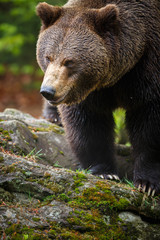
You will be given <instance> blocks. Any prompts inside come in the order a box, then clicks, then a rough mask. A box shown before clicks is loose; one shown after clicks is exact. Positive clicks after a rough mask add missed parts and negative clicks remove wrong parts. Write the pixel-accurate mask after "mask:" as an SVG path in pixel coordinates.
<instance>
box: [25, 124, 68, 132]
mask: <svg viewBox="0 0 160 240" xmlns="http://www.w3.org/2000/svg"><path fill="white" fill-rule="evenodd" d="M29 128H30V129H31V130H32V131H34V132H51V131H52V132H55V133H57V134H61V135H62V134H64V129H63V128H62V127H59V126H57V125H56V124H52V125H50V126H48V125H47V126H46V127H39V128H35V127H31V126H30V127H29Z"/></svg>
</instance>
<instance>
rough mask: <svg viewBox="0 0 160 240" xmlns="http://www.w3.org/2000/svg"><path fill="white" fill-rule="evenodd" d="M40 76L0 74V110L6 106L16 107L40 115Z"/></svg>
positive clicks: (35, 115) (41, 102)
mask: <svg viewBox="0 0 160 240" xmlns="http://www.w3.org/2000/svg"><path fill="white" fill-rule="evenodd" d="M41 82H42V77H35V76H34V75H33V76H30V75H17V76H14V75H12V74H10V73H7V74H6V75H5V76H0V112H2V111H4V109H6V108H16V109H19V110H21V111H23V112H26V113H29V114H31V115H33V116H34V117H40V116H41V112H42V104H43V101H42V97H41V95H40V93H39V88H40V85H41Z"/></svg>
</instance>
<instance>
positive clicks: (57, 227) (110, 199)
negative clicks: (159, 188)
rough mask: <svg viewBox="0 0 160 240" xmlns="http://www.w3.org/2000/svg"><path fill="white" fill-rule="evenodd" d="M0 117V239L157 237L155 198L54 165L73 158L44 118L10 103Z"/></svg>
mask: <svg viewBox="0 0 160 240" xmlns="http://www.w3.org/2000/svg"><path fill="white" fill-rule="evenodd" d="M0 119H1V120H0V239H17V240H18V239H85V240H88V239H91V240H92V239H94V240H95V239H97V240H99V239H100V240H101V239H120V240H121V239H122V240H125V239H139V240H141V239H145V240H150V239H156V240H158V239H160V230H159V229H160V198H159V196H156V197H147V196H146V194H142V193H140V192H138V191H137V189H135V188H134V187H133V186H132V184H131V182H129V181H128V183H129V184H130V186H129V185H128V184H124V183H122V182H115V181H107V180H102V179H99V178H98V177H96V176H93V175H91V174H88V173H85V172H84V171H81V172H80V171H76V172H75V171H72V170H69V169H65V168H62V167H61V168H60V167H58V164H61V166H63V167H69V168H70V166H71V165H73V164H74V156H73V155H72V153H71V151H70V149H69V148H68V146H67V143H66V141H65V139H64V131H63V129H62V128H60V127H58V126H56V125H54V124H51V123H49V122H47V121H46V120H43V119H42V120H41V119H39V120H37V119H35V118H33V117H32V116H30V115H28V114H27V115H26V114H23V113H22V112H19V111H17V110H11V109H10V110H6V111H5V112H3V113H0ZM126 150H127V151H128V152H127V153H126ZM62 151H63V153H62ZM119 152H121V156H120V155H117V156H118V158H119V159H122V161H123V162H124V163H125V162H127V164H128V165H125V164H124V163H123V164H124V167H126V166H130V165H129V164H130V163H131V165H132V161H131V160H130V159H131V158H130V149H126V148H125V147H124V146H121V148H120V149H119V146H118V147H117V153H118V154H120V153H119ZM122 152H123V153H122ZM41 154H42V155H41ZM127 159H129V161H127ZM56 162H58V164H56ZM118 164H120V162H119V163H118ZM120 166H122V165H120ZM73 168H74V167H73ZM126 169H127V167H126ZM121 173H122V172H121ZM122 174H126V173H125V172H124V173H122ZM123 176H125V175H123Z"/></svg>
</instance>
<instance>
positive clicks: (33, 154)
mask: <svg viewBox="0 0 160 240" xmlns="http://www.w3.org/2000/svg"><path fill="white" fill-rule="evenodd" d="M41 151H42V149H40V150H39V151H37V152H36V149H35V148H33V150H32V151H31V152H30V153H28V154H27V156H26V157H27V158H33V159H34V160H36V159H40V160H41V159H42V158H41V157H42V156H43V153H41Z"/></svg>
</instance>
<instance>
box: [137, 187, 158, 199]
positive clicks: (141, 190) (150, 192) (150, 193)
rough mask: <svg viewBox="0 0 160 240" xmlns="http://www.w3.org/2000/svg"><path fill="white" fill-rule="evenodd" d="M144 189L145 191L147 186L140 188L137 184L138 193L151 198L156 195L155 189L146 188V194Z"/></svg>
mask: <svg viewBox="0 0 160 240" xmlns="http://www.w3.org/2000/svg"><path fill="white" fill-rule="evenodd" d="M146 189H147V186H146V185H144V186H143V188H142V185H141V184H139V185H138V190H139V191H140V192H143V193H147V196H148V197H149V196H151V197H154V195H155V193H156V190H155V189H152V188H151V187H149V188H148V191H147V192H146Z"/></svg>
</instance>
